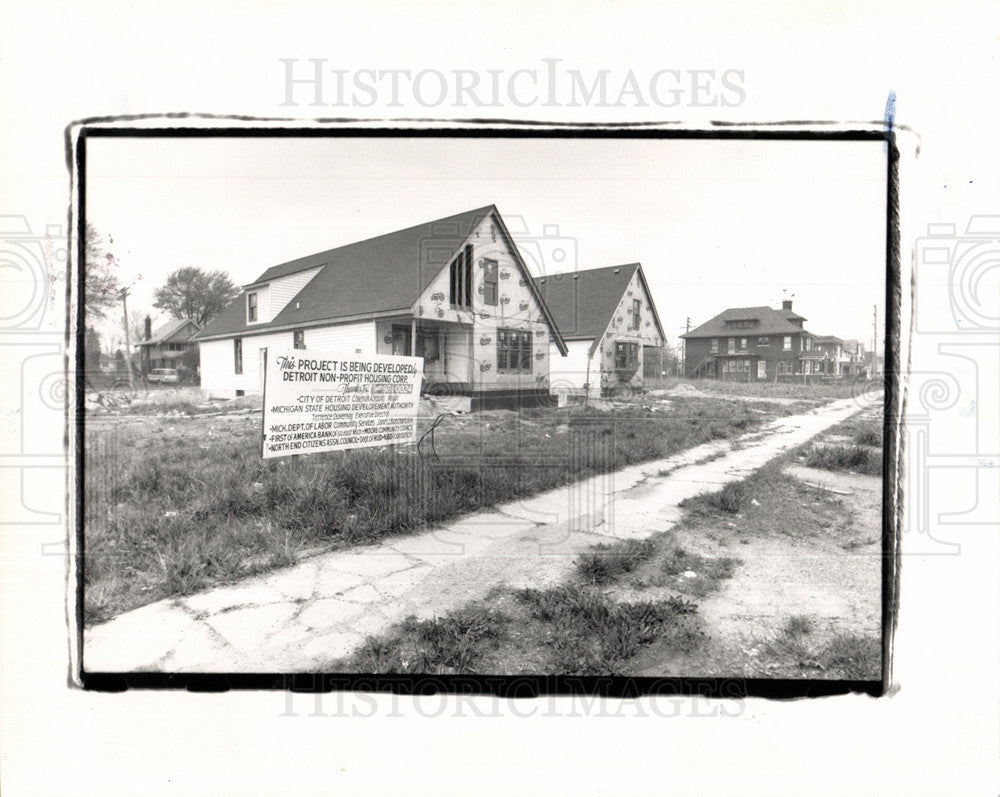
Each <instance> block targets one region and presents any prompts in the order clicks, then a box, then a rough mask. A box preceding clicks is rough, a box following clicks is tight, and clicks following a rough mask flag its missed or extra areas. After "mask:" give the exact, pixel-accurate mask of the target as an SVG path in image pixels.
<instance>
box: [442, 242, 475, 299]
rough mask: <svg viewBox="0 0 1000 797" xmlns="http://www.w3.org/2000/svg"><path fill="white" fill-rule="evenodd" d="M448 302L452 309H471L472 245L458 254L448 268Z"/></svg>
mask: <svg viewBox="0 0 1000 797" xmlns="http://www.w3.org/2000/svg"><path fill="white" fill-rule="evenodd" d="M448 276H449V282H448V300H449V301H450V302H451V304H452V306H453V307H472V244H467V245H466V247H465V249H463V250H462V251H461V252H459V253H458V257H456V258H455V259H454V260H452V261H451V265H450V266H449V267H448Z"/></svg>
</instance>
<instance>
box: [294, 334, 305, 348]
mask: <svg viewBox="0 0 1000 797" xmlns="http://www.w3.org/2000/svg"><path fill="white" fill-rule="evenodd" d="M305 347H306V331H305V330H304V329H293V330H292V348H293V349H304V348H305Z"/></svg>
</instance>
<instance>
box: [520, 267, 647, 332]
mask: <svg viewBox="0 0 1000 797" xmlns="http://www.w3.org/2000/svg"><path fill="white" fill-rule="evenodd" d="M636 271H638V272H639V278H640V280H641V281H642V286H643V288H644V289H645V291H646V295H647V296H649V301H650V305H651V306H652V308H653V319H654V321H655V322H656V326H657V328H658V329H659V332H660V335H661V337H664V338H666V336H665V335H664V334H663V327H662V325H661V324H660V319H659V316H658V315H657V313H656V306H655V305H653V297H652V295H651V294H650V292H649V286H648V285H647V284H646V280H645V277H644V276H643V274H642V266H641V265H640V264H639V263H629V264H627V265H623V266H608V267H607V268H593V269H588V270H586V271H573V272H569V273H564V274H553V275H551V276H546V277H536V278H535V285H537V286H538V292H539V293H540V294H541V295H542V298H543V299H544V300H545V303H546V304H547V305H548V307H549V310H550V311H551V313H552V317H553V319H554V320H555V322H556V326H557V327H559V332H560V333H561V334H562V336H563V339H565V340H591V339H595V340H596V339H598V338H600V337H601V336H602V335H604V332H605V331H606V330H607V328H608V324H609V323H611V318H612V317H613V316H614V314H615V310H617V309H618V302H619V301H621V298H622V294H624V293H625V289H626V288H627V287H628V284H629V282H631V280H632V276H633V275H634V274H635V273H636Z"/></svg>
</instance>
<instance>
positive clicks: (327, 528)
mask: <svg viewBox="0 0 1000 797" xmlns="http://www.w3.org/2000/svg"><path fill="white" fill-rule="evenodd" d="M762 420H763V417H762V416H760V415H757V414H753V413H751V412H750V411H749V410H747V409H745V408H741V407H739V406H735V407H734V405H733V403H732V402H728V401H710V400H704V399H692V400H678V401H676V402H674V403H673V409H672V411H671V412H669V413H666V412H653V411H649V410H644V409H641V408H636V409H634V410H631V409H630V410H627V411H622V410H621V409H619V410H617V411H614V412H601V411H598V410H596V409H593V408H587V407H579V408H572V409H564V410H555V409H552V410H536V411H531V412H524V413H522V414H521V415H520V416H519V415H518V414H517V413H514V412H510V411H498V412H493V413H481V414H475V415H472V416H467V417H464V418H454V419H448V420H447V421H446V422H445V423H444V424H442V426H441V427H440V428H439V429H438V432H437V433H436V437H437V440H436V445H435V450H436V453H437V456H434V455H431V454H430V452H429V449H427V448H426V447H425V456H423V457H421V456H418V455H417V454H416V452H415V450H414V447H412V446H410V447H406V448H400V449H398V450H395V451H393V450H389V449H366V450H359V451H354V452H350V453H349V454H347V455H344V454H343V453H340V452H337V453H325V454H312V455H309V456H302V457H299V458H294V459H292V458H286V459H282V460H266V461H265V460H262V459H261V458H260V448H259V446H260V427H259V422H260V421H259V416H256V417H250V416H246V415H230V416H222V417H190V418H188V417H180V416H175V417H170V418H157V419H139V418H126V417H123V418H121V419H116V420H114V421H111V420H110V419H107V418H106V419H104V420H102V421H100V422H97V421H94V420H91V421H90V422H88V425H87V428H86V447H85V471H84V482H83V484H84V499H85V513H84V534H85V546H86V555H85V590H84V595H85V617H86V620H87V621H88V622H95V621H100V620H104V619H108V618H110V617H112V616H114V615H116V614H119V613H121V612H122V611H126V610H128V609H131V608H135V607H137V606H140V605H143V604H145V603H149V602H151V601H154V600H157V599H160V598H164V597H168V596H171V595H178V594H185V593H189V592H193V591H196V590H199V589H203V588H206V587H209V586H212V585H215V584H218V583H220V582H224V581H227V580H231V579H235V578H239V577H242V576H246V575H249V574H252V573H256V572H261V571H263V570H267V569H269V568H274V567H278V566H282V565H285V564H288V563H290V562H292V561H294V560H295V559H296V557H297V556H298V555H300V554H301V553H302V552H304V551H314V550H317V549H335V548H342V547H346V546H352V545H359V544H365V543H373V542H377V541H378V540H381V539H383V538H385V537H387V536H390V535H395V534H405V533H409V532H413V531H414V530H417V529H420V528H423V527H426V526H427V525H429V524H436V523H441V522H445V521H448V520H450V519H452V518H455V517H457V516H459V515H462V514H465V513H468V512H473V511H476V510H478V509H482V508H486V507H490V506H493V505H495V504H497V503H500V502H504V501H508V500H512V499H515V498H517V497H521V496H526V495H531V494H533V493H537V492H539V491H542V490H545V489H549V488H553V487H557V486H559V485H562V484H565V483H567V482H570V481H574V480H576V479H582V478H586V477H588V476H590V475H593V474H594V473H598V472H604V471H609V470H617V469H620V468H622V467H624V466H626V465H630V464H633V463H637V462H642V461H646V460H650V459H656V458H660V457H665V456H668V455H670V454H673V453H676V452H678V451H682V450H684V449H687V448H690V447H692V446H695V445H698V444H700V443H703V442H706V441H708V440H711V439H714V438H717V437H720V436H721V437H724V436H730V437H735V436H737V435H739V434H741V433H742V432H744V431H747V430H750V429H753V428H755V427H756V426H757V425H759V424H760V422H761V421H762ZM429 422H430V420H429V419H425V420H423V421H422V424H423V425H424V428H426V424H428V423H429Z"/></svg>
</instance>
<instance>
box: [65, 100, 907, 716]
mask: <svg viewBox="0 0 1000 797" xmlns="http://www.w3.org/2000/svg"><path fill="white" fill-rule="evenodd" d="M317 121H318V122H319V124H318V125H317V124H315V123H313V124H308V125H303V124H302V123H296V122H290V121H288V120H274V119H255V118H251V117H224V116H211V115H198V114H177V115H171V116H169V117H163V116H159V117H151V118H150V117H106V118H93V119H86V120H82V121H80V122H76V123H73V124H71V125H70V126H69V127H67V130H66V151H67V166H68V167H69V169H70V171H71V174H72V178H73V180H72V184H73V191H74V199H75V203H73V204H72V205H71V210H70V219H69V229H71V230H75V231H76V234H77V240H76V251H75V254H76V269H75V272H74V273H75V278H76V285H77V286H82V285H83V284H84V280H83V276H84V262H85V247H86V234H85V231H86V222H87V214H86V176H87V150H86V144H87V141H88V140H89V139H91V138H162V137H171V138H223V137H245V138H347V137H350V138H358V137H373V138H375V137H378V138H384V137H390V138H494V137H495V138H537V139H553V138H554V139H558V138H565V139H581V138H600V139H615V140H622V141H627V140H636V139H651V140H657V139H690V140H706V139H708V140H744V141H815V142H830V141H856V142H865V141H869V142H882V143H883V145H884V149H885V152H886V175H885V179H886V241H885V264H886V265H885V308H886V309H885V324H884V328H883V332H884V341H885V343H884V348H883V357H884V361H883V362H884V367H883V373H884V379H883V410H884V416H883V444H884V449H883V458H882V463H883V464H882V479H883V481H882V498H883V505H882V535H881V542H882V567H881V599H882V609H881V620H882V673H881V678H879V679H873V680H844V679H829V680H827V679H784V678H782V679H764V678H727V677H723V678H719V677H690V678H687V677H682V678H676V677H670V678H667V677H662V678H661V677H642V678H640V677H628V676H568V675H510V676H508V675H450V676H448V675H374V674H370V673H368V674H364V673H353V674H352V673H346V674H345V673H310V672H303V673H293V674H287V673H286V674H272V673H161V672H145V671H141V672H97V671H88V670H87V669H86V661H85V660H84V658H83V628H84V625H83V565H84V561H85V557H86V540H85V535H84V529H83V517H84V491H83V489H82V484H83V476H84V468H85V466H86V463H85V462H84V461H83V460H84V457H83V452H84V451H85V447H84V441H85V435H86V418H85V411H84V408H85V402H84V399H85V386H84V381H83V372H84V346H83V335H84V329H85V324H84V314H85V306H84V296H83V292H82V291H78V292H77V296H76V298H77V303H76V311H75V316H73V315H71V312H70V311H68V312H67V325H68V331H67V334H68V337H69V339H71V340H74V341H75V373H70V374H67V376H68V378H70V379H72V380H73V382H74V385H75V391H74V396H75V412H74V413H72V414H71V420H70V422H71V423H74V428H73V429H72V430H71V432H72V440H73V441H74V442H75V446H74V449H75V450H74V452H73V453H74V454H75V461H74V463H73V464H74V468H73V470H72V471H70V472H71V473H73V474H75V478H76V482H75V485H74V486H75V490H74V494H73V497H72V499H71V504H70V505H71V506H72V507H73V509H74V510H75V517H74V518H73V520H72V521H71V524H72V529H71V534H72V535H75V543H76V548H75V551H76V553H75V561H74V562H73V563H72V564H71V568H70V570H71V574H72V575H74V576H75V579H71V581H73V582H74V583H72V584H71V588H73V589H75V629H74V630H75V632H76V634H75V637H76V645H77V648H76V651H77V655H76V656H75V658H74V659H73V666H74V668H75V671H74V672H73V676H72V677H73V679H75V681H76V683H77V684H79V685H80V686H82V688H83V689H85V690H93V691H100V692H122V691H127V690H129V689H184V690H187V691H189V692H212V693H216V692H225V691H229V690H247V689H255V690H286V691H290V692H293V693H294V692H305V693H310V692H312V693H323V692H332V691H348V690H349V691H358V692H376V693H378V692H388V693H396V694H400V695H415V696H422V695H432V694H442V693H443V694H448V693H452V694H462V695H483V696H491V695H492V696H494V697H499V698H534V697H539V696H548V695H552V696H562V695H565V696H571V695H572V696H576V695H579V696H589V697H611V698H634V697H641V696H648V695H677V696H684V695H691V696H702V697H712V698H728V699H738V698H745V697H764V698H775V699H786V698H798V697H819V696H824V695H839V694H848V693H864V694H868V695H871V696H875V697H878V696H881V695H883V694H885V693H886V692H887V691H888V690H889V687H890V676H891V653H892V635H893V632H894V630H895V626H896V621H897V617H898V612H899V598H898V596H899V565H900V556H901V542H902V522H901V517H900V504H901V497H902V495H901V490H902V486H901V480H900V474H899V463H900V461H901V450H900V447H901V435H900V429H901V418H902V417H903V412H904V409H905V404H906V395H905V392H904V393H903V394H902V396H900V390H901V389H902V388H901V380H900V376H901V373H900V367H901V363H900V302H901V299H902V288H901V282H900V280H901V259H900V231H899V159H900V158H899V149H898V146H897V142H896V132H895V130H894V129H893V126H892V122H891V121H889V122H887V123H885V124H883V125H875V124H870V125H860V124H859V125H857V126H846V127H839V126H834V125H823V124H819V123H808V122H789V123H777V124H775V123H769V124H760V125H754V124H746V125H745V124H732V125H730V124H722V123H715V124H714V125H713V126H712V127H709V128H695V129H684V128H679V127H673V126H667V125H657V124H645V123H637V124H619V125H603V124H595V123H580V124H548V123H543V122H528V121H522V122H508V121H500V120H456V122H452V123H447V124H446V123H441V122H436V121H432V120H401V121H400V122H398V123H396V124H399V125H400V126H398V127H397V126H390V125H391V124H392V123H390V122H386V121H380V122H375V121H374V120H372V122H373V123H374V124H377V125H380V126H368V125H366V124H365V123H366V122H368V121H369V120H342V119H339V120H317ZM227 123H228V124H227ZM147 124H148V126H147ZM199 124H201V125H203V126H199ZM205 124H208V126H204V125H205ZM105 125H108V126H105ZM154 125H155V126H154ZM241 125H242V126H241ZM406 125H412V126H406ZM427 125H429V126H427ZM74 208H75V210H76V213H75V214H74V212H73V209H74ZM71 282H72V281H70V280H68V281H67V298H68V299H69V300H72V299H73V298H74V287H73V286H72V284H71ZM67 306H68V307H72V302H71V301H68V303H67ZM67 367H69V366H67Z"/></svg>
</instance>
